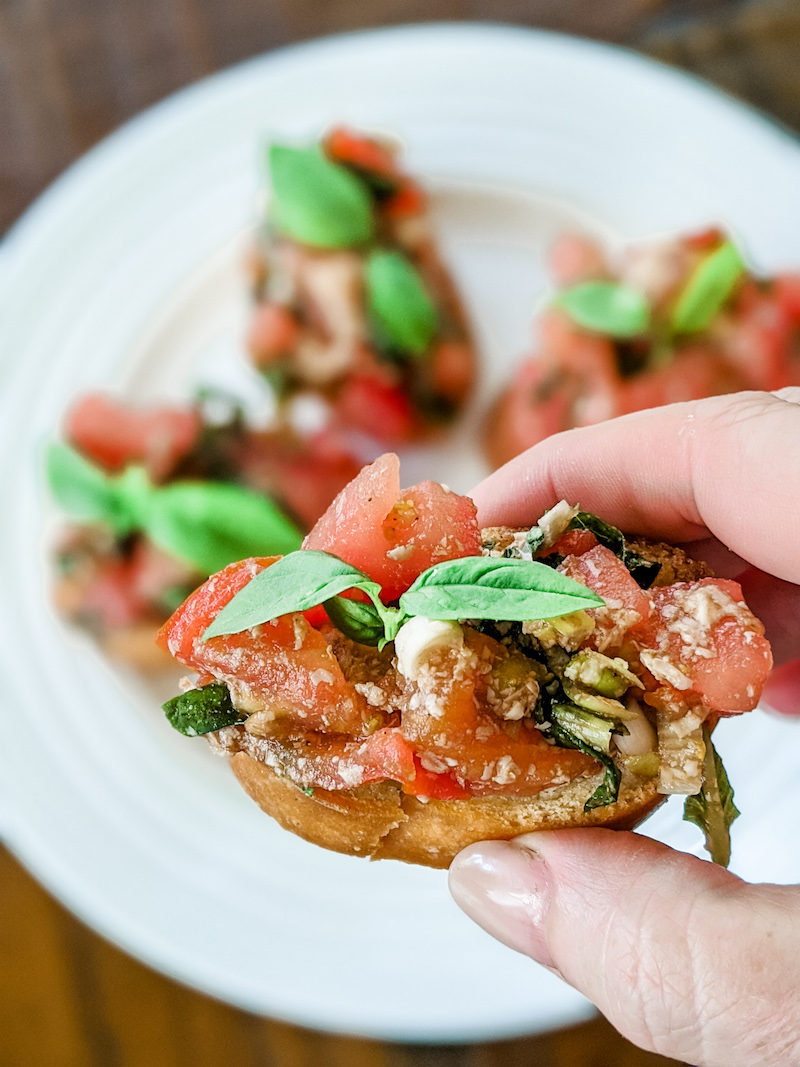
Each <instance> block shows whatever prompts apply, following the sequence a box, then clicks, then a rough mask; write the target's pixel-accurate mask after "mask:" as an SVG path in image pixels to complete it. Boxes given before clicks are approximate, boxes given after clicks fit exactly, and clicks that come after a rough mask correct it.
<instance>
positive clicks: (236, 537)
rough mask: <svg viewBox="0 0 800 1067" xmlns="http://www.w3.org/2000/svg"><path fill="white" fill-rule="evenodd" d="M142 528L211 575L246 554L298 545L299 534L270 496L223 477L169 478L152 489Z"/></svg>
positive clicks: (280, 550) (273, 552) (269, 552)
mask: <svg viewBox="0 0 800 1067" xmlns="http://www.w3.org/2000/svg"><path fill="white" fill-rule="evenodd" d="M143 520H144V521H143V527H144V530H145V533H146V534H147V536H148V537H149V538H150V540H151V541H153V543H154V544H156V545H158V546H159V548H163V549H164V550H165V551H167V552H171V553H172V554H173V555H175V556H178V557H179V558H180V559H184V560H186V561H187V562H189V563H193V564H194V565H195V566H196V567H197V568H198V569H200V570H201V571H205V572H206V573H207V574H213V573H214V572H215V571H218V570H221V569H222V568H223V567H225V566H227V564H228V563H232V562H233V561H234V560H237V559H244V558H245V557H247V556H264V555H276V556H277V555H280V554H282V553H284V552H291V551H293V550H294V549H296V548H299V546H300V544H301V542H302V534H301V533H300V531H299V530H298V529H297V527H296V526H295V525H294V523H293V522H291V520H290V519H288V518H287V517H286V516H285V515H284V514H283V512H282V511H281V510H280V508H278V506H277V505H276V504H274V503H273V501H271V500H269V499H268V498H267V497H263V496H261V495H259V494H258V493H253V492H251V491H250V490H248V489H243V488H242V487H241V486H238V485H232V484H228V483H227V482H172V483H171V484H170V485H165V486H164V487H163V488H159V489H157V490H156V491H155V492H153V494H152V496H151V498H150V501H149V505H148V507H147V510H146V513H145V515H144V516H143Z"/></svg>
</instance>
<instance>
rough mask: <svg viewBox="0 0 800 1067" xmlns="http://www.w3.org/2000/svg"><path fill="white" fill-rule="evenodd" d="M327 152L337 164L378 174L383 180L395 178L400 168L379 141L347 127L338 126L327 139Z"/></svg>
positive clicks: (325, 142) (325, 143)
mask: <svg viewBox="0 0 800 1067" xmlns="http://www.w3.org/2000/svg"><path fill="white" fill-rule="evenodd" d="M324 145H325V151H326V153H327V154H328V156H330V158H331V159H334V160H336V162H337V163H344V164H345V165H347V166H350V167H355V168H356V169H357V170H365V171H367V172H368V173H370V174H377V175H378V176H379V177H382V178H395V177H397V175H398V167H397V163H396V162H395V159H394V156H393V155H392V153H391V152H389V151H388V150H387V149H386V148H384V147H383V146H382V145H380V144H378V142H377V141H373V140H371V139H370V138H369V137H364V135H363V134H357V133H353V132H352V130H348V129H347V128H346V127H345V126H336V127H334V128H333V129H332V130H331V131H330V133H329V134H328V135H327V136H326V137H325V140H324Z"/></svg>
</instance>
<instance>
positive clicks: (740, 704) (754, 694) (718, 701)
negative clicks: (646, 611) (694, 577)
mask: <svg viewBox="0 0 800 1067" xmlns="http://www.w3.org/2000/svg"><path fill="white" fill-rule="evenodd" d="M705 596H708V597H710V598H711V600H710V603H711V611H710V613H709V612H708V611H707V612H706V614H707V615H708V614H710V619H711V621H710V622H709V623H708V624H707V625H705V626H703V627H701V629H700V630H699V632H698V631H697V624H696V619H695V616H696V615H697V610H696V608H695V607H694V605H693V604H692V600H693V599H695V598H698V597H705ZM650 597H651V599H652V602H653V607H654V614H653V618H652V619H651V626H650V629H649V633H648V638H647V641H646V644H647V646H649V647H651V648H654V649H656V650H658V652H659V653H660V654H666V655H668V656H669V658H670V660H672V661H673V662H674V663H675V664H676V665H677V666H678V667H679V668H680V669H681V670H682V672H683V673H684V674H685V675H686V676H687V678H688V681H689V687H688V689H686V690H681V691H680V692H676V691H674V690H673V695H674V696H675V697H676V698H677V699H679V700H680V699H683V700H684V701H685V700H686V699H687V697H689V698H693V699H695V700H701V701H702V702H703V704H705V706H706V707H708V708H710V709H711V710H712V711H715V712H718V713H719V714H721V715H736V714H741V713H742V712H745V711H751V710H752V709H753V708H754V707H755V706H756V704H757V703H758V700H759V697H760V695H761V690H762V688H763V685H764V682H765V681H766V677H767V674H768V673H769V671H770V669H771V667H772V653H771V650H770V646H769V642H768V641H767V639H766V638H765V637H764V627H763V625H762V624H761V623H760V622H759V620H758V619H756V618H755V616H754V615H753V614H752V612H751V611H750V610H749V608H748V607H747V605H746V604H745V601H744V597H743V595H742V588H741V586H740V585H739V584H738V582H734V581H731V580H730V579H726V578H702V579H700V580H699V581H696V582H677V583H675V584H674V585H671V586H666V587H665V588H663V589H653V590H651V591H650ZM721 598H727V600H728V604H729V607H728V608H725V607H723V608H722V609H721V610H720V611H719V612H716V613H715V612H714V611H713V607H714V601H715V599H716V600H717V601H719V600H720V599H721ZM723 604H724V600H723ZM685 611H688V612H689V614H690V615H691V616H692V620H693V621H692V623H691V624H690V628H689V630H688V636H690V637H692V638H693V639H694V641H693V642H687V641H686V640H685V639H684V638H682V634H681V627H680V621H679V620H680V618H681V615H682V613H683V612H685ZM717 616H718V617H717ZM676 620H678V622H677V623H676ZM694 642H696V644H695V643H694ZM644 643H645V642H643V645H644ZM667 689H669V686H667Z"/></svg>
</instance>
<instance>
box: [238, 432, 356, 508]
mask: <svg viewBox="0 0 800 1067" xmlns="http://www.w3.org/2000/svg"><path fill="white" fill-rule="evenodd" d="M231 460H232V465H233V466H234V467H235V469H236V470H237V471H238V476H239V479H240V480H241V481H242V482H243V483H244V484H245V485H247V486H249V487H250V488H252V489H255V490H257V491H258V492H262V493H266V494H268V495H269V496H272V497H275V498H276V499H277V500H278V501H280V503H281V505H282V506H283V507H285V508H286V509H287V510H288V511H289V512H291V514H292V516H293V517H294V518H295V519H297V520H298V522H299V523H300V524H301V525H302V526H303V527H304V528H305V529H310V528H311V527H312V526H313V525H314V523H315V522H316V521H317V519H318V518H319V517H320V515H322V513H323V512H324V511H325V509H326V508H327V507H328V506H329V505H330V503H331V501H332V500H333V499H334V497H335V496H336V494H337V493H339V492H341V490H342V489H343V488H344V487H345V486H346V485H347V483H348V482H350V481H351V480H352V479H353V478H355V476H356V475H357V474H358V472H359V470H360V464H359V463H357V462H356V460H355V459H354V458H353V456H352V455H351V454H350V453H349V452H347V451H346V450H345V449H344V447H343V446H342V444H341V442H340V441H339V439H338V437H337V435H336V434H335V433H334V432H332V431H330V430H324V431H322V432H321V433H320V434H318V435H317V436H316V437H314V438H312V439H310V440H308V441H305V440H300V439H299V438H295V437H294V436H292V435H291V434H287V433H285V432H282V431H277V432H268V433H248V434H246V435H244V436H243V437H242V438H241V440H240V441H239V442H238V443H237V444H235V445H234V446H233V448H232V455H231Z"/></svg>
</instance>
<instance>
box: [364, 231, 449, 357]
mask: <svg viewBox="0 0 800 1067" xmlns="http://www.w3.org/2000/svg"><path fill="white" fill-rule="evenodd" d="M364 284H365V286H366V292H367V307H368V309H369V313H370V317H371V318H372V320H373V322H374V323H375V325H376V327H377V332H378V333H379V334H380V335H381V337H382V339H384V341H385V342H388V344H389V346H390V347H393V348H396V349H399V350H400V352H402V353H406V354H409V355H412V356H421V355H423V354H424V353H425V352H426V350H427V348H428V346H429V345H430V343H431V340H432V339H433V337H434V335H435V333H436V328H437V315H436V306H435V304H434V303H433V300H432V299H431V297H430V295H429V293H428V291H427V289H426V288H425V283H424V282H423V280H422V277H421V276H420V274H419V271H417V269H416V268H415V267H414V266H413V265H412V263H411V262H410V260H409V259H408V258H407V257H406V256H404V255H403V254H402V252H395V251H390V250H387V249H376V250H375V251H374V252H371V253H370V255H369V257H368V258H367V262H366V266H365V268H364Z"/></svg>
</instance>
